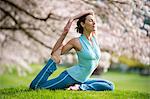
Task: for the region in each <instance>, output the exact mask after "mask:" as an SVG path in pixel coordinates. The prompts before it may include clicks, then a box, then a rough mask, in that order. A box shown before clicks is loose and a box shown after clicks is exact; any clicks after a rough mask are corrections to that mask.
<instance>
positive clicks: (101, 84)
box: [79, 79, 114, 91]
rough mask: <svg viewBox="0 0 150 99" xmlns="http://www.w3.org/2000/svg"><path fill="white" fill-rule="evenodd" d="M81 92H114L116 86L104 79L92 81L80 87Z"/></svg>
mask: <svg viewBox="0 0 150 99" xmlns="http://www.w3.org/2000/svg"><path fill="white" fill-rule="evenodd" d="M79 88H80V89H81V90H91V91H104V90H111V91H112V90H114V84H113V83H112V82H110V81H107V80H102V79H91V80H88V81H86V82H84V83H83V84H81V85H80V87H79Z"/></svg>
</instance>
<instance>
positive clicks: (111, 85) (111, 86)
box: [108, 83, 115, 91]
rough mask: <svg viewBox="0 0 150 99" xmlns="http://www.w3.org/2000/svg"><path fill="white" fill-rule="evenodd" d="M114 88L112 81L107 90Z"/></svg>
mask: <svg viewBox="0 0 150 99" xmlns="http://www.w3.org/2000/svg"><path fill="white" fill-rule="evenodd" d="M114 89H115V85H114V84H113V83H111V84H110V87H109V88H108V90H110V91H113V90H114Z"/></svg>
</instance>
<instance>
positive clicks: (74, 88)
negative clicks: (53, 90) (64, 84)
mask: <svg viewBox="0 0 150 99" xmlns="http://www.w3.org/2000/svg"><path fill="white" fill-rule="evenodd" d="M79 87H80V85H78V84H75V85H74V86H70V87H69V88H67V90H79V89H80V88H79Z"/></svg>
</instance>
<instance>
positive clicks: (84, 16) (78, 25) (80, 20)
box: [75, 13, 91, 34]
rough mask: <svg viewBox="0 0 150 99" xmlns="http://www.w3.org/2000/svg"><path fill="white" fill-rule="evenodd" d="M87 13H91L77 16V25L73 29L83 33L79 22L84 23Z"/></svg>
mask: <svg viewBox="0 0 150 99" xmlns="http://www.w3.org/2000/svg"><path fill="white" fill-rule="evenodd" d="M88 15H91V14H90V13H88V14H85V15H83V16H81V17H80V18H79V20H78V21H77V27H76V28H75V29H77V32H78V33H80V34H83V27H82V25H81V22H83V23H85V20H86V16H88Z"/></svg>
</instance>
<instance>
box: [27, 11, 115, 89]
mask: <svg viewBox="0 0 150 99" xmlns="http://www.w3.org/2000/svg"><path fill="white" fill-rule="evenodd" d="M76 19H78V21H77V28H76V29H77V32H79V33H80V34H81V36H80V37H78V38H73V39H71V40H70V41H69V42H68V43H67V44H65V45H62V43H63V40H64V39H65V37H66V35H67V34H68V32H69V29H70V27H71V24H72V22H73V21H74V20H76ZM71 49H75V51H76V52H77V55H78V64H77V65H75V66H73V67H71V68H68V69H67V70H65V71H63V72H62V73H61V74H60V75H59V76H58V77H56V78H54V79H51V80H48V77H49V76H50V75H51V74H52V73H53V72H54V71H55V70H56V68H57V67H56V64H59V62H60V55H63V54H66V53H67V52H69V51H70V50H71ZM99 60H100V48H99V46H98V44H97V41H96V22H95V19H94V13H93V12H92V11H87V12H84V13H81V14H79V15H77V16H75V17H72V18H70V19H69V21H68V23H67V25H66V26H65V28H64V31H63V33H62V35H61V36H60V38H59V39H58V41H57V42H56V44H55V46H54V48H53V50H52V53H51V58H50V59H49V60H48V63H47V64H46V65H45V67H44V68H43V69H42V70H41V71H40V73H39V74H38V75H37V76H36V78H35V79H34V80H33V81H32V83H31V84H30V88H31V89H52V90H53V89H66V88H67V89H68V90H93V91H104V90H113V89H114V85H113V84H112V83H111V82H109V81H106V80H101V79H89V77H90V76H91V74H92V72H93V71H94V70H95V68H96V67H97V65H98V62H99Z"/></svg>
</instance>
